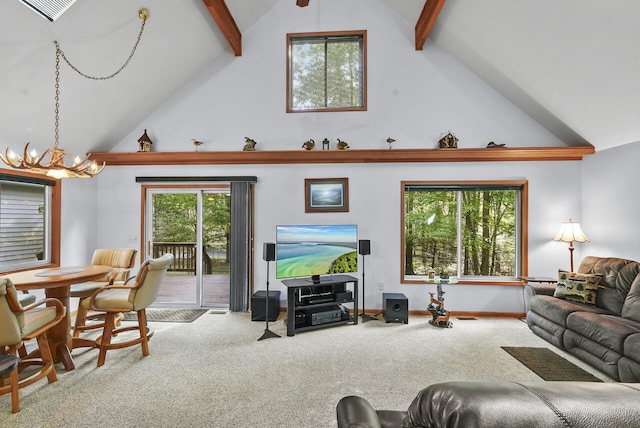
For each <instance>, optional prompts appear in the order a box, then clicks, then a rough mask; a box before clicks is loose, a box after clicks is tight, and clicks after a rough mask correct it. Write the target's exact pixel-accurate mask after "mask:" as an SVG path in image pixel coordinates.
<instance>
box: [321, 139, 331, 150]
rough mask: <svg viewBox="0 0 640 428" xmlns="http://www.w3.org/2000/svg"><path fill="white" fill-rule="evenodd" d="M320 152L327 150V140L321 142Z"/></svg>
mask: <svg viewBox="0 0 640 428" xmlns="http://www.w3.org/2000/svg"><path fill="white" fill-rule="evenodd" d="M322 150H329V140H328V139H327V138H325V139H324V140H322Z"/></svg>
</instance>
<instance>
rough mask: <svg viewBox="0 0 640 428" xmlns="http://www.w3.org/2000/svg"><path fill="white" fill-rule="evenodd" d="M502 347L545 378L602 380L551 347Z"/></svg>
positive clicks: (549, 379) (584, 380)
mask: <svg viewBox="0 0 640 428" xmlns="http://www.w3.org/2000/svg"><path fill="white" fill-rule="evenodd" d="M502 349H504V350H505V351H507V352H508V353H509V354H510V355H511V356H512V357H513V358H515V359H516V360H518V361H520V362H521V363H522V364H524V365H525V367H527V368H528V369H529V370H531V371H532V372H534V373H535V374H537V375H538V376H540V377H541V378H542V379H544V380H548V381H583V382H602V380H600V379H598V378H597V377H595V376H593V375H592V374H591V373H589V372H587V371H585V370H583V369H581V368H580V367H578V366H576V365H575V364H573V363H572V362H570V361H567V360H566V359H564V358H562V357H561V356H560V355H558V354H556V353H555V352H553V351H552V350H551V349H549V348H535V347H510V346H503V347H502Z"/></svg>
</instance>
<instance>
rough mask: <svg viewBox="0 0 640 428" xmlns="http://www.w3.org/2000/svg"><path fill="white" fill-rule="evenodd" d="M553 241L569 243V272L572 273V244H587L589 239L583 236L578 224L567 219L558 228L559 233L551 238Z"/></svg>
mask: <svg viewBox="0 0 640 428" xmlns="http://www.w3.org/2000/svg"><path fill="white" fill-rule="evenodd" d="M553 240H554V241H562V242H568V243H569V254H570V255H571V272H573V250H574V248H573V242H574V241H575V242H589V238H587V235H585V234H584V232H583V231H582V228H581V227H580V223H579V222H574V221H571V219H569V221H565V222H563V223H562V225H561V226H560V231H559V232H558V234H557V235H556V236H555V238H553Z"/></svg>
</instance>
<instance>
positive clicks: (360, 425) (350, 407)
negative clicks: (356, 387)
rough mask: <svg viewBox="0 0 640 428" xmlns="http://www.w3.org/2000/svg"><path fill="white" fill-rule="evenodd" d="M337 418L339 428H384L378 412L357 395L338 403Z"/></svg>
mask: <svg viewBox="0 0 640 428" xmlns="http://www.w3.org/2000/svg"><path fill="white" fill-rule="evenodd" d="M336 416H337V419H338V428H382V425H381V424H380V418H379V417H378V413H377V412H376V410H375V409H374V408H373V407H371V404H369V402H368V401H367V400H365V399H364V398H362V397H357V396H355V395H350V396H348V397H344V398H342V399H341V400H340V401H339V402H338V405H337V406H336Z"/></svg>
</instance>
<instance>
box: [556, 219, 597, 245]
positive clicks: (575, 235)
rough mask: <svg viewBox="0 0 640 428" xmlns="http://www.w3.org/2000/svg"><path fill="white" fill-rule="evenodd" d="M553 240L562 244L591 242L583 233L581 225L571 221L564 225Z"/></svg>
mask: <svg viewBox="0 0 640 428" xmlns="http://www.w3.org/2000/svg"><path fill="white" fill-rule="evenodd" d="M553 240H554V241H562V242H589V238H587V235H585V234H584V232H583V231H582V228H581V227H580V223H578V222H575V221H571V219H569V221H565V222H563V223H562V226H560V230H559V231H558V234H557V235H556V236H555V238H553Z"/></svg>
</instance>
